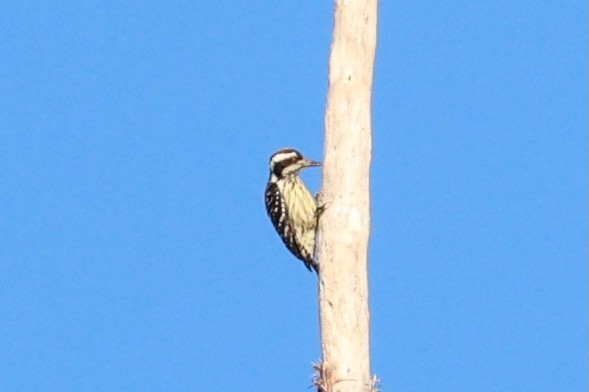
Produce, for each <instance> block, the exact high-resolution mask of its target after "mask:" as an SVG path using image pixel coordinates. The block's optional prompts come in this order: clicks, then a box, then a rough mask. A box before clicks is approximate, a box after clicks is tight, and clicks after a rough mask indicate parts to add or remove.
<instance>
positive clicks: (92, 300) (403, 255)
mask: <svg viewBox="0 0 589 392" xmlns="http://www.w3.org/2000/svg"><path fill="white" fill-rule="evenodd" d="M586 15H587V4H586V3H585V2H572V1H564V2H563V1H558V2H557V1H543V2H537V1H535V2H532V1H520V2H508V1H495V2H474V1H449V2H405V3H403V2H382V4H381V6H380V25H379V33H380V37H379V46H378V52H377V64H376V74H375V89H374V107H373V113H374V117H373V123H374V154H373V162H372V163H373V165H372V220H373V226H372V235H371V245H370V281H371V310H372V354H373V355H372V364H373V371H374V372H375V373H376V374H377V375H378V376H379V377H380V378H381V379H382V382H381V385H382V389H383V390H388V391H403V392H404V391H407V392H413V391H415V392H422V391H423V392H425V391H432V392H438V391H468V392H473V391H536V392H541V391H547V392H548V391H550V392H552V391H557V390H558V391H584V390H586V388H587V359H588V358H587V327H588V314H587V306H588V303H587V292H588V290H587V289H588V287H587V275H588V269H587V256H588V252H587V237H588V225H587V217H588V214H587V212H588V211H587V199H588V192H587V190H588V187H587V174H588V172H587V123H588V121H587V120H588V117H587V104H588V94H587V86H588V78H587V69H588V61H587V41H586V38H587V23H586ZM331 28H332V5H331V3H330V2H317V1H299V2H287V1H274V2H267V1H266V2H245V1H234V2H223V1H221V2H168V3H162V2H161V1H160V2H155V1H143V2H132V1H131V2H113V1H106V2H93V1H76V2H74V1H63V2H58V3H54V4H49V3H46V2H38V1H30V2H18V3H17V2H10V3H8V4H4V5H3V9H2V12H1V13H0V53H2V55H1V56H0V74H1V75H2V77H1V78H0V130H1V135H0V184H1V185H0V314H1V316H0V352H2V355H0V390H2V391H195V390H207V391H225V390H240V391H266V390H268V391H269V390H285V391H305V390H308V389H307V387H308V386H309V385H310V383H311V379H310V378H311V375H312V369H311V362H313V361H317V360H318V359H319V357H320V346H319V336H318V315H317V298H316V297H317V288H316V278H315V276H314V275H313V274H311V273H309V272H307V271H306V269H305V268H304V267H303V265H302V264H301V263H300V262H298V261H297V260H295V259H294V258H293V257H292V256H291V255H290V254H289V253H288V252H287V251H286V250H285V249H284V247H283V246H282V244H281V242H280V240H279V239H278V237H277V236H276V234H275V233H274V232H273V229H272V227H271V225H270V223H269V221H268V219H267V217H266V215H265V211H264V206H263V189H264V185H265V182H266V180H267V175H268V174H267V163H268V157H269V155H270V154H271V153H272V152H273V151H274V150H276V149H278V148H280V147H284V146H293V147H297V148H299V149H300V150H301V151H302V152H303V153H305V154H306V155H308V156H309V157H310V158H313V159H321V155H322V151H323V113H324V105H325V95H326V86H327V82H326V80H327V56H328V49H329V44H330V40H331ZM305 179H306V181H307V182H308V183H309V185H310V187H312V188H313V189H317V188H318V186H319V183H320V172H319V171H318V170H315V171H310V172H309V173H307V174H306V175H305Z"/></svg>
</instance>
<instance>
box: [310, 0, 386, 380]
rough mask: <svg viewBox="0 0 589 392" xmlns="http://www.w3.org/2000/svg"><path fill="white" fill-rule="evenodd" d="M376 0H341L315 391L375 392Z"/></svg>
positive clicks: (332, 74) (320, 246)
mask: <svg viewBox="0 0 589 392" xmlns="http://www.w3.org/2000/svg"><path fill="white" fill-rule="evenodd" d="M376 24H377V0H336V1H335V27H334V33H333V42H332V46H331V54H330V60H329V91H328V97H327V110H326V115H325V159H324V169H323V186H322V190H321V196H320V200H319V203H320V204H322V205H323V207H324V209H323V213H322V215H321V218H320V220H319V226H318V233H317V245H316V255H315V256H316V257H317V260H318V262H319V266H320V274H319V307H320V322H321V349H322V363H321V365H320V366H319V373H320V378H319V380H318V382H317V384H318V389H319V390H320V391H322V392H323V391H325V392H335V391H338V392H350V391H364V392H365V391H373V390H375V386H374V379H373V377H372V376H371V373H370V347H369V344H370V339H369V335H370V321H369V309H368V273H367V271H368V238H369V233H370V193H369V185H370V181H369V174H370V159H371V149H372V136H371V116H370V115H371V95H372V80H373V68H374V56H375V49H376Z"/></svg>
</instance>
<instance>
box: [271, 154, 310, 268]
mask: <svg viewBox="0 0 589 392" xmlns="http://www.w3.org/2000/svg"><path fill="white" fill-rule="evenodd" d="M315 166H321V162H318V161H313V160H310V159H306V158H304V157H303V155H302V154H301V153H300V152H299V151H297V150H295V149H294V148H282V149H280V150H278V151H276V152H275V153H274V154H272V155H271V156H270V177H269V178H268V183H267V184H266V191H265V201H266V212H267V213H268V216H269V217H270V220H271V221H272V224H273V225H274V228H275V229H276V232H277V233H278V235H279V236H280V238H281V239H282V242H284V245H286V247H287V248H288V250H289V251H290V252H291V253H292V254H293V255H294V256H295V257H296V258H298V259H299V260H301V261H302V262H303V263H304V264H305V267H307V269H308V270H309V271H313V270H314V271H315V272H316V273H319V264H318V263H317V262H316V261H315V260H313V253H314V251H315V231H316V229H317V220H318V218H319V211H320V208H318V205H317V201H316V199H315V198H314V197H313V196H312V195H311V192H309V190H308V189H307V187H306V186H305V184H304V183H303V181H302V180H301V178H300V177H299V173H300V172H301V171H302V170H303V169H306V168H309V167H315Z"/></svg>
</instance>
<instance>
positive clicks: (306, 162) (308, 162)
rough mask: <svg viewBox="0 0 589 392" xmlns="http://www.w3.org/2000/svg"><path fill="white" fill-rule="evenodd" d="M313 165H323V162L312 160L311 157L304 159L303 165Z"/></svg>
mask: <svg viewBox="0 0 589 392" xmlns="http://www.w3.org/2000/svg"><path fill="white" fill-rule="evenodd" d="M311 166H321V162H318V161H312V160H310V159H305V160H304V161H303V167H311Z"/></svg>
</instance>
